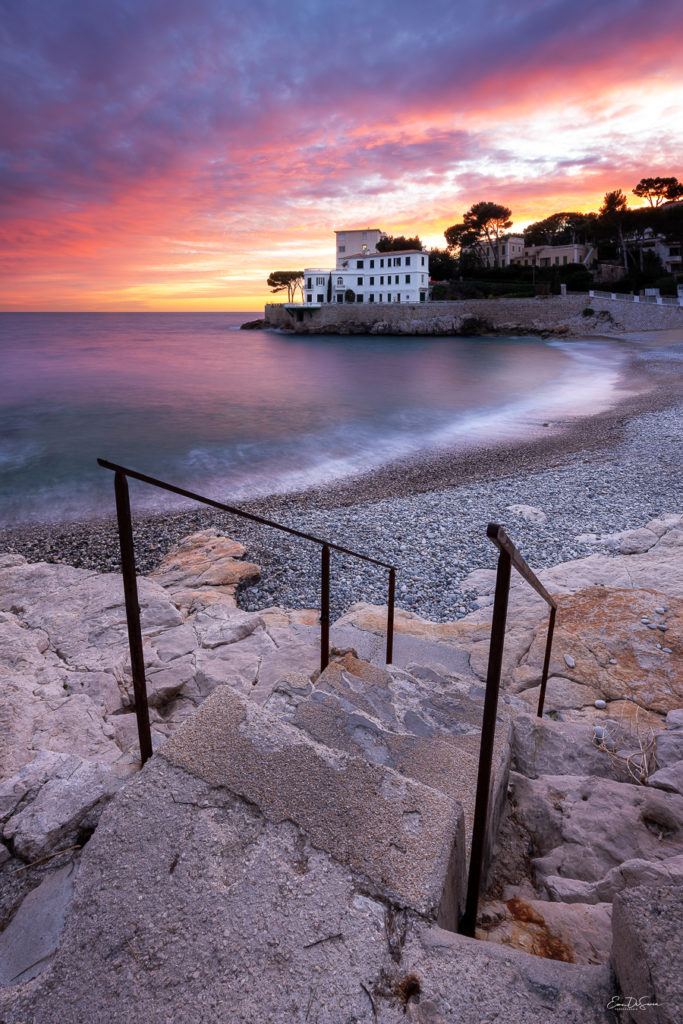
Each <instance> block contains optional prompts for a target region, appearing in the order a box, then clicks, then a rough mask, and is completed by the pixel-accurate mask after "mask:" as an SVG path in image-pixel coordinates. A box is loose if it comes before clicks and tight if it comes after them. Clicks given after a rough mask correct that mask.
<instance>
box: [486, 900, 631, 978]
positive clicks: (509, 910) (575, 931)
mask: <svg viewBox="0 0 683 1024" xmlns="http://www.w3.org/2000/svg"><path fill="white" fill-rule="evenodd" d="M483 914H484V918H485V920H486V919H487V918H488V921H489V923H486V924H484V926H483V927H482V928H481V929H479V930H478V931H477V937H478V938H481V939H486V940H487V941H488V942H501V943H504V944H505V945H506V946H514V948H515V949H523V950H525V951H526V952H527V953H533V954H534V955H535V956H540V957H547V958H549V959H552V960H562V961H564V962H565V963H572V964H606V963H608V961H609V957H610V949H611V945H612V908H611V906H608V905H607V904H605V903H602V904H598V903H595V904H592V905H591V904H583V903H568V904H563V903H548V902H544V901H542V900H525V899H520V898H518V897H512V898H511V899H508V900H506V901H505V902H493V903H487V904H486V905H485V907H484V908H483Z"/></svg>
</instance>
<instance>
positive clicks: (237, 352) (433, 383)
mask: <svg viewBox="0 0 683 1024" xmlns="http://www.w3.org/2000/svg"><path fill="white" fill-rule="evenodd" d="M257 316H259V313H258V312H244V313H232V312H230V313H3V314H0V525H2V526H4V527H11V526H13V525H18V524H22V523H26V522H36V521H45V522H50V521H58V520H67V519H83V518H90V517H96V516H101V515H108V514H111V513H112V512H113V509H114V495H113V474H112V473H111V472H109V471H107V470H105V469H102V468H101V467H99V466H98V464H97V459H98V457H99V458H104V459H107V460H109V461H111V462H115V463H117V464H120V465H123V466H126V467H128V468H131V469H134V470H137V471H139V472H142V473H146V474H149V475H151V476H154V477H157V478H160V479H162V480H165V481H168V482H170V483H173V484H175V485H177V486H180V487H183V488H186V489H189V490H192V491H196V492H198V493H201V494H204V495H207V496H209V497H212V498H216V499H217V500H221V501H226V502H235V501H240V500H242V501H243V500H247V499H250V498H255V497H259V496H263V495H267V494H276V493H282V492H288V491H293V490H298V489H300V488H305V487H307V486H310V485H321V484H327V483H331V482H333V481H336V480H339V479H341V478H343V477H348V476H350V475H353V474H356V473H359V472H363V471H368V470H372V469H373V468H376V467H378V466H381V465H385V464H387V463H389V462H391V461H392V460H395V459H399V458H402V457H405V456H419V454H420V453H421V452H424V451H426V450H430V449H431V450H433V449H451V450H452V449H456V448H458V449H462V448H466V447H468V446H474V445H481V444H496V443H499V442H501V441H505V440H510V439H512V438H516V437H525V436H529V435H531V434H533V433H538V432H539V430H540V429H542V427H543V424H544V423H550V424H553V423H557V421H558V420H560V419H563V418H566V417H568V416H573V415H583V414H588V413H592V412H597V411H599V410H600V409H603V408H606V407H608V406H609V405H610V404H612V403H613V402H614V399H615V394H616V388H617V383H618V380H619V371H620V367H621V365H622V362H623V359H624V356H623V353H622V352H621V351H620V349H619V346H618V343H616V342H611V341H609V340H605V341H602V340H589V339H586V340H585V341H582V340H571V341H557V340H542V339H540V338H532V337H491V338H486V337H473V338H467V337H457V338H456V337H444V338H432V337H399V336H397V337H391V336H378V337H374V336H370V335H368V336H362V335H354V336H335V335H321V336H316V335H292V334H284V333H279V332H277V331H272V330H249V331H243V330H240V325H241V324H242V323H244V322H245V321H248V320H253V319H254V318H255V317H257ZM179 501H180V499H177V498H175V497H173V496H171V495H169V494H167V493H163V492H160V491H158V490H156V489H154V488H151V487H149V486H148V485H145V484H142V483H139V482H135V481H132V482H131V502H132V503H133V505H134V507H135V508H140V509H145V510H151V509H155V510H163V509H166V508H175V507H177V505H178V503H179Z"/></svg>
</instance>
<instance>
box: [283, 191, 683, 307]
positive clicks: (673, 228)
mask: <svg viewBox="0 0 683 1024" xmlns="http://www.w3.org/2000/svg"><path fill="white" fill-rule="evenodd" d="M632 192H633V194H634V195H635V196H637V197H638V198H639V199H646V200H647V203H648V205H647V206H640V207H635V208H631V207H629V205H628V197H627V196H626V194H625V193H624V192H623V191H622V190H621V189H614V190H613V191H611V192H607V193H606V194H605V197H604V199H603V202H602V206H601V207H600V209H599V210H598V211H597V212H595V213H579V212H577V211H566V210H563V211H561V212H559V213H552V214H550V216H548V217H544V218H543V219H542V220H539V221H536V222H535V223H533V224H529V225H528V226H527V227H526V228H524V229H523V230H522V231H521V232H520V234H522V235H523V237H524V244H525V246H535V245H538V246H541V245H549V246H553V245H570V244H582V245H593V246H596V247H598V246H600V247H603V248H605V249H606V251H607V252H608V253H609V254H611V252H612V250H613V252H614V256H616V255H617V254H618V255H619V256H620V259H621V261H622V262H623V267H624V274H625V275H628V274H629V273H632V272H635V271H639V272H640V274H641V275H642V274H644V273H645V272H646V271H647V269H648V267H647V264H648V260H649V263H650V268H649V269H650V271H651V274H654V273H655V272H657V270H658V271H659V272H660V273H661V265H660V266H659V268H657V267H655V266H654V265H653V263H652V261H653V260H656V257H654V256H653V255H652V254H650V253H647V252H644V250H643V245H642V243H643V241H644V240H645V239H646V238H647V237H649V236H651V235H662V236H664V237H665V238H668V239H674V240H676V241H681V242H683V204H682V203H680V202H678V200H680V199H682V198H683V183H682V182H680V181H679V180H678V178H676V177H647V178H641V180H640V181H639V182H638V184H637V185H636V186H635V187H634V188H633V189H632ZM513 223H514V222H513V220H512V210H511V209H510V208H509V207H507V206H504V205H503V204H501V203H495V202H491V201H482V202H478V203H474V204H473V205H472V206H471V207H470V209H469V210H468V211H467V212H466V213H465V214H464V215H463V218H462V220H461V221H459V222H457V223H455V224H452V225H451V226H450V227H448V228H446V230H445V232H444V236H445V239H446V246H445V248H443V249H439V248H438V247H434V248H432V249H430V250H429V270H430V277H431V278H432V279H433V280H435V281H446V282H447V281H453V280H454V279H455V278H457V277H460V279H461V280H462V279H464V278H468V277H469V278H472V277H476V276H478V275H482V274H485V273H490V271H491V268H490V267H489V261H488V260H487V259H486V258H485V256H484V252H485V250H487V249H488V250H489V251H490V253H491V257H492V262H493V271H496V270H499V269H500V270H502V269H503V268H501V266H500V251H499V250H500V243H501V242H502V241H503V240H504V239H505V238H506V237H507V235H508V232H509V230H510V228H511V227H512V226H513ZM610 247H611V249H610ZM406 249H409V250H414V249H418V250H423V249H424V246H423V244H422V241H421V239H420V237H419V236H418V235H414V236H412V237H407V236H405V235H386V236H384V237H383V238H381V239H380V240H379V242H378V243H377V251H378V252H396V251H399V250H406ZM656 262H657V263H658V261H656ZM520 269H521V268H520ZM267 284H268V287H269V288H270V289H271V291H272V292H273V293H278V292H285V291H286V292H287V301H288V302H294V300H295V298H296V295H297V293H298V292H300V293H301V296H302V298H303V286H304V276H303V271H301V270H276V271H273V273H271V274H270V275H269V277H268V281H267ZM328 284H329V288H328V291H330V290H331V277H330V281H329V282H328Z"/></svg>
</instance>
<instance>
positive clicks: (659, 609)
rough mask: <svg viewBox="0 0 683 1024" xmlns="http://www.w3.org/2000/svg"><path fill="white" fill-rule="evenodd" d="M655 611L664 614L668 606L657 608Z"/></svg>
mask: <svg viewBox="0 0 683 1024" xmlns="http://www.w3.org/2000/svg"><path fill="white" fill-rule="evenodd" d="M655 611H656V612H657V615H664V614H665V613H666V611H667V609H666V608H655Z"/></svg>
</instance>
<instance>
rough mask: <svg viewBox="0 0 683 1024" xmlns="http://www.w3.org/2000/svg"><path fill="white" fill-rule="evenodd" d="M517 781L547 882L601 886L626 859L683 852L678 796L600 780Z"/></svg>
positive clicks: (522, 817) (519, 812)
mask: <svg viewBox="0 0 683 1024" xmlns="http://www.w3.org/2000/svg"><path fill="white" fill-rule="evenodd" d="M511 779H513V794H512V803H513V807H514V808H515V815H516V817H517V819H518V820H519V821H521V822H522V823H523V824H524V826H525V827H526V829H527V830H528V832H529V833H530V834H531V835H532V836H533V843H534V853H535V856H534V858H533V865H534V870H535V872H536V876H537V878H538V879H539V881H540V882H541V883H542V882H543V879H545V878H547V877H548V876H554V875H561V876H562V877H564V878H575V879H578V880H580V881H586V882H598V881H600V880H601V879H602V878H604V877H605V875H606V874H607V873H608V871H610V870H611V869H612V868H613V867H617V866H618V865H619V864H623V863H624V861H627V860H634V859H644V860H652V861H658V860H666V859H667V858H669V857H674V856H678V855H680V854H681V853H683V798H681V797H679V796H677V795H676V794H673V793H663V792H661V791H659V790H655V789H650V788H648V787H646V786H631V785H623V784H620V783H618V782H613V781H611V780H609V779H599V780H598V779H596V778H592V777H573V776H568V775H564V776H557V775H555V776H543V777H540V778H538V779H526V778H524V777H523V776H520V775H514V776H511Z"/></svg>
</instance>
